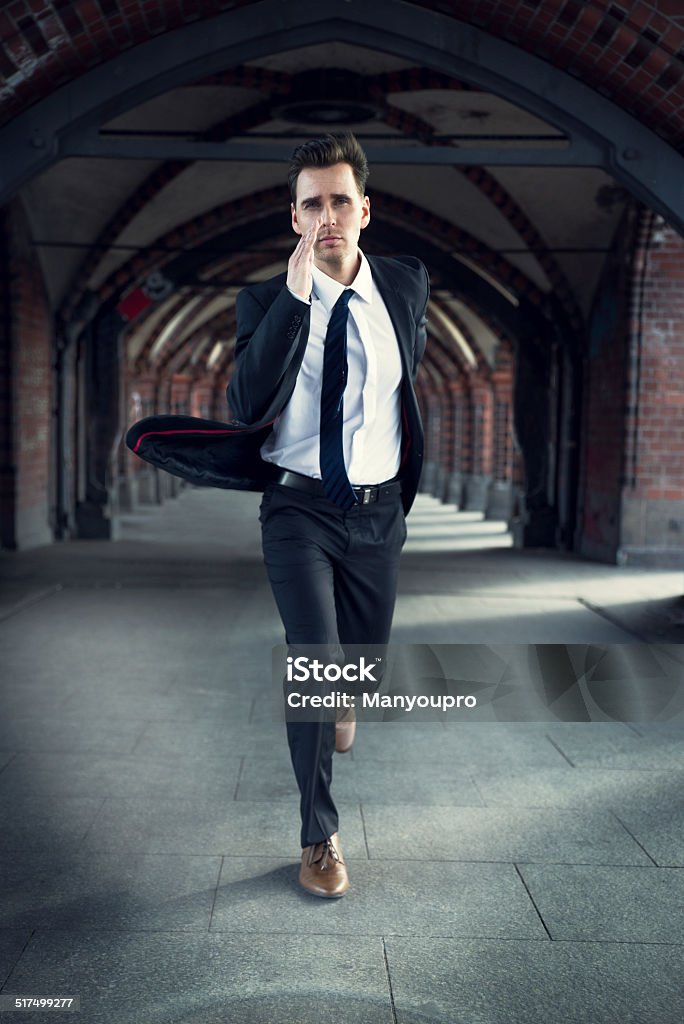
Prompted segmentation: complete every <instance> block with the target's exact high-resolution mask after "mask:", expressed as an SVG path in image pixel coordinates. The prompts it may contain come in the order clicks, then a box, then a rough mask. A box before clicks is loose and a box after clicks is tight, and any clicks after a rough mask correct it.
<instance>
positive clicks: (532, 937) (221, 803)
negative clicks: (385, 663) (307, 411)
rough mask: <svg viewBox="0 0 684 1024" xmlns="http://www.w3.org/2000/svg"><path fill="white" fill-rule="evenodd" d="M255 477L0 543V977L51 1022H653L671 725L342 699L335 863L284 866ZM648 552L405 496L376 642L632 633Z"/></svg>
mask: <svg viewBox="0 0 684 1024" xmlns="http://www.w3.org/2000/svg"><path fill="white" fill-rule="evenodd" d="M257 504H258V496H256V495H251V494H232V493H228V492H219V491H200V490H192V489H187V490H185V491H183V492H181V494H180V495H179V497H178V498H176V499H175V500H173V501H169V502H167V504H166V505H164V506H163V507H162V508H151V507H147V508H142V509H141V510H140V511H139V512H137V513H136V514H135V515H131V516H128V517H126V519H125V521H124V524H123V533H122V537H121V539H120V540H119V541H117V542H114V543H110V544H106V543H100V542H79V543H75V544H61V545H54V546H52V547H51V548H43V549H38V550H35V551H32V552H22V553H19V554H18V555H16V556H10V555H4V556H2V559H1V560H0V561H1V565H2V568H3V569H4V570H5V575H6V576H7V579H8V584H7V588H6V590H5V594H4V598H3V601H2V602H1V603H0V611H1V612H2V613H3V614H4V616H5V617H4V618H2V619H1V620H0V657H1V659H2V666H3V668H2V675H3V694H2V716H1V718H0V814H1V820H2V829H1V830H0V875H1V877H2V889H3V892H2V904H1V906H2V912H1V916H0V985H2V986H3V987H2V989H1V993H2V994H3V995H5V996H6V995H7V994H23V995H27V994H39V995H47V994H52V995H78V996H80V1001H81V1003H80V1004H81V1011H80V1017H79V1016H76V1017H73V1018H69V1019H77V1020H81V1021H83V1024H105V1022H106V1024H200V1022H201V1024H226V1022H230V1024H233V1022H234V1024H295V1022H296V1024H310V1022H311V1024H313V1022H314V1021H315V1022H316V1024H318V1022H319V1021H321V1020H329V1021H331V1022H333V1021H334V1022H335V1024H549V1022H559V1024H560V1022H562V1024H569V1022H572V1024H585V1022H592V1024H613V1022H619V1024H681V1021H682V1019H684V990H683V988H682V982H681V976H682V958H683V956H684V840H683V838H682V837H683V835H684V795H683V794H684V742H683V741H684V730H683V729H682V727H681V726H677V725H668V724H659V725H648V724H646V723H634V724H630V723H602V724H599V723H588V724H587V723H577V724H575V723H565V724H563V723H557V724H555V723H554V724H549V723H547V724H535V723H527V724H522V723H521V724H518V723H494V724H492V723H473V724H463V725H461V724H459V725H456V726H450V725H445V724H443V723H440V722H432V723H431V722H420V723H416V724H408V723H402V724H398V723H362V724H361V726H360V727H359V732H358V736H357V741H356V743H355V746H354V749H353V753H352V754H351V755H345V756H344V757H338V758H336V760H335V781H334V786H335V790H334V791H335V794H336V797H337V800H338V804H339V807H340V812H341V830H340V831H341V837H342V843H343V848H344V852H345V856H346V859H347V861H348V864H349V871H350V877H351V883H352V888H351V890H350V892H349V893H348V894H347V895H346V896H345V898H344V899H342V900H338V901H327V900H317V899H315V898H313V897H309V896H308V895H307V894H306V893H304V892H303V891H301V890H300V889H299V887H298V885H297V867H298V860H299V851H298V832H299V821H298V808H297V793H296V788H295V785H294V780H293V776H292V772H291V768H290V765H289V759H288V754H287V748H286V743H285V736H284V728H283V726H282V724H280V723H278V722H277V721H274V720H273V716H272V714H270V713H269V710H268V709H270V700H271V693H270V664H271V661H270V659H271V648H272V646H274V645H276V644H279V643H281V642H282V633H281V627H280V624H279V621H278V618H277V614H276V610H275V606H274V604H273V601H272V598H271V595H270V591H269V589H268V585H267V582H266V578H265V573H264V570H263V566H262V564H261V559H260V547H259V535H258V524H257V522H256V505H257ZM680 580H681V574H675V573H664V572H662V571H661V572H658V573H648V572H646V571H644V570H639V571H637V570H626V569H616V568H612V567H610V566H599V565H596V564H593V563H587V562H579V561H574V560H573V559H571V558H570V557H568V556H558V557H556V556H553V555H552V554H550V553H548V552H541V553H532V552H529V553H524V554H522V553H519V552H515V551H513V550H512V549H511V548H510V541H509V538H508V537H507V535H506V534H505V532H504V531H503V527H502V525H501V524H492V523H482V522H481V521H480V520H479V518H478V516H477V515H475V514H472V513H468V514H462V515H457V514H456V513H455V512H454V511H453V510H450V509H448V508H446V507H445V506H440V505H437V503H436V502H434V501H432V500H431V499H429V498H427V497H424V496H421V497H419V500H418V502H417V504H416V507H415V511H414V513H412V516H411V518H410V520H409V542H408V544H407V546H406V549H405V553H404V557H403V562H402V576H401V588H400V598H399V601H398V604H397V612H396V617H395V630H394V639H395V640H396V641H400V642H402V643H412V642H415V643H418V642H422V643H443V642H448V643H458V642H468V643H473V644H478V643H491V642H493V641H494V640H495V638H496V640H497V641H498V642H501V643H523V642H539V643H544V642H552V643H598V644H601V643H635V642H637V640H638V639H639V637H640V636H642V635H643V631H642V630H640V629H639V626H638V622H640V621H643V622H648V624H649V628H652V627H653V619H652V616H651V617H650V618H649V616H648V615H646V614H645V615H643V616H642V617H641V619H640V618H639V614H638V609H639V607H642V608H643V607H645V605H646V603H647V602H649V601H657V600H658V599H663V598H666V597H667V596H668V595H671V594H673V593H677V587H678V586H679V589H680V591H681V586H680ZM635 623H636V625H635ZM0 1019H1V1020H3V1021H4V1020H8V1021H16V1020H18V1019H19V1017H18V1016H17V1015H16V1014H10V1013H9V1012H0ZM27 1019H29V1020H31V1021H32V1022H42V1021H54V1020H55V1019H62V1015H61V1014H55V1013H33V1014H31V1015H30V1016H29V1017H28V1018H27Z"/></svg>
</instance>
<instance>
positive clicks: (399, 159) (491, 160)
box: [57, 131, 605, 167]
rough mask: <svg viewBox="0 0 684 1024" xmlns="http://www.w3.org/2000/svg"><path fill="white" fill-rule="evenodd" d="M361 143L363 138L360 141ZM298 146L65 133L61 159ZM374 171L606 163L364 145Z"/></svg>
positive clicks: (259, 157)
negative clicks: (378, 166) (402, 166)
mask: <svg viewBox="0 0 684 1024" xmlns="http://www.w3.org/2000/svg"><path fill="white" fill-rule="evenodd" d="M361 141H363V138H362V137H361ZM293 148H294V146H293V144H292V143H290V144H289V145H287V146H284V145H283V144H282V143H268V142H252V143H250V142H195V141H192V140H189V139H163V138H156V137H154V136H151V137H149V138H139V137H119V138H112V137H111V136H107V135H98V133H97V132H96V131H87V132H82V131H75V132H69V133H65V134H64V135H63V136H62V137H61V138H60V139H59V140H58V144H57V152H58V154H59V156H60V157H79V156H80V157H100V158H102V159H112V160H187V161H193V160H225V161H234V160H237V161H243V162H244V163H253V162H255V163H275V164H279V165H280V166H281V167H282V166H284V165H286V164H287V163H288V161H289V159H290V156H291V154H292V150H293ZM364 149H365V151H366V155H367V157H368V160H369V163H370V164H371V166H373V165H376V164H412V165H416V164H417V165H420V166H432V167H434V166H438V167H443V166H445V165H447V166H462V167H465V166H477V167H481V166H490V167H492V166H500V167H539V166H545V167H600V166H601V165H602V164H603V163H604V160H605V156H604V152H603V150H602V149H601V147H600V146H597V145H594V144H592V143H591V142H590V141H589V140H586V139H582V140H577V141H575V142H573V143H572V144H571V145H569V146H555V147H552V146H543V147H541V146H519V147H513V146H511V147H509V148H506V147H495V146H467V147H458V146H406V145H404V146H402V145H377V144H372V143H370V144H368V145H364Z"/></svg>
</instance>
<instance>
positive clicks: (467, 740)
mask: <svg viewBox="0 0 684 1024" xmlns="http://www.w3.org/2000/svg"><path fill="white" fill-rule="evenodd" d="M482 724H484V723H482ZM479 729H480V724H475V723H474V724H473V725H471V726H466V727H464V728H463V729H461V728H460V727H459V726H443V725H441V723H438V722H430V723H427V722H421V723H409V722H361V723H360V724H359V727H358V729H357V734H356V740H355V742H354V760H355V761H362V760H371V761H396V760H400V759H401V760H405V761H411V762H414V763H415V762H419V763H421V764H427V763H430V762H432V763H434V764H443V765H444V766H445V767H446V766H454V765H457V764H460V765H461V767H464V766H466V765H468V766H470V765H477V764H489V763H491V761H492V758H493V757H494V756H495V757H496V760H497V763H500V762H501V763H505V764H507V765H509V764H510V765H516V766H517V765H520V764H529V765H536V766H538V767H539V768H542V767H549V768H553V767H558V766H562V765H564V764H567V761H566V760H565V758H564V757H563V755H562V754H561V753H560V752H559V751H558V750H557V749H556V747H554V746H553V744H552V743H551V742H549V740H548V739H547V738H546V736H545V735H544V734H542V733H525V734H522V733H521V734H519V735H515V734H512V733H504V732H503V731H502V732H501V733H499V735H498V737H497V734H496V731H495V732H493V733H486V732H485V733H480V732H479V731H478V730H479Z"/></svg>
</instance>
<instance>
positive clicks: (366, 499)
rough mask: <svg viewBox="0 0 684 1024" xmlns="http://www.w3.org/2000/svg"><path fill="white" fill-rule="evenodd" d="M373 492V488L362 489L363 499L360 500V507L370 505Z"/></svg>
mask: <svg viewBox="0 0 684 1024" xmlns="http://www.w3.org/2000/svg"><path fill="white" fill-rule="evenodd" d="M374 490H375V488H374V487H364V488H363V497H362V498H361V504H362V505H370V503H371V501H372V498H371V494H372V493H373V491H374Z"/></svg>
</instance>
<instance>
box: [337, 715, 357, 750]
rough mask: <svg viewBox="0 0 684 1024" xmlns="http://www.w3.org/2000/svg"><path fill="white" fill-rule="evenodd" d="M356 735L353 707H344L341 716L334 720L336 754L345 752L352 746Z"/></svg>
mask: <svg viewBox="0 0 684 1024" xmlns="http://www.w3.org/2000/svg"><path fill="white" fill-rule="evenodd" d="M355 735H356V712H355V711H354V708H344V711H343V712H342V714H341V717H340V718H338V720H337V721H336V722H335V750H336V752H337V753H338V754H346V753H347V752H348V751H349V750H351V748H352V744H353V742H354V736H355Z"/></svg>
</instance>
